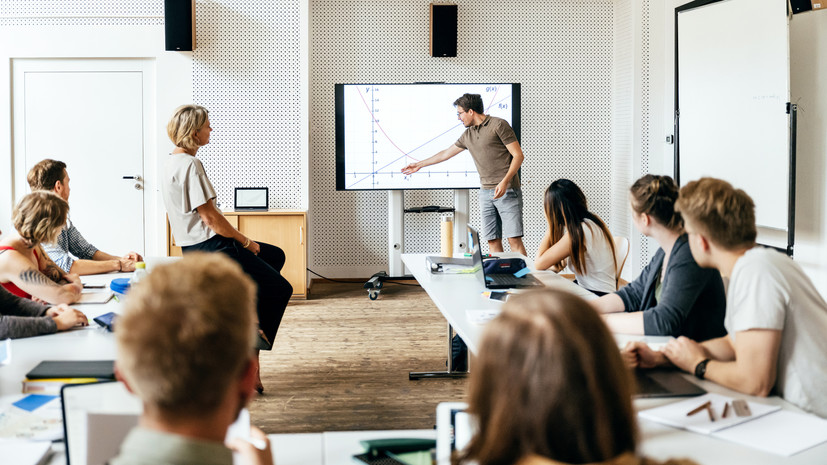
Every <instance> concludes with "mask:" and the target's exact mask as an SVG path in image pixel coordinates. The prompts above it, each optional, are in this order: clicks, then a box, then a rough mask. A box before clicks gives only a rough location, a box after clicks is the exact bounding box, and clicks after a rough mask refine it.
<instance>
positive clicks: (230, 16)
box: [0, 0, 303, 209]
mask: <svg viewBox="0 0 827 465" xmlns="http://www.w3.org/2000/svg"><path fill="white" fill-rule="evenodd" d="M300 5H301V2H300V0H280V1H278V2H271V1H266V0H261V1H252V0H221V1H207V0H203V1H201V0H199V1H198V2H197V3H196V49H195V51H194V52H193V75H192V76H181V79H192V80H193V94H194V100H195V103H197V104H200V105H204V106H205V107H207V109H209V110H210V122H211V125H212V127H213V129H214V132H213V134H212V137H211V141H210V144H209V145H207V146H205V147H203V148H202V149H201V150H199V152H198V156H199V158H201V160H202V161H203V162H204V166H205V168H206V170H207V173H208V174H209V176H210V180H211V181H212V183H213V185H214V186H215V188H216V191H217V192H218V202H219V203H221V205H222V206H232V204H233V195H234V188H235V187H269V188H270V199H269V200H270V206H271V207H272V208H290V209H299V208H301V207H302V189H303V186H302V185H301V183H302V179H303V176H302V175H301V158H300V157H301V152H300V142H301V141H300V139H299V124H300V121H299V119H300V108H301V107H300V105H301V102H300V94H299V79H300V69H299V64H300V59H301V57H300V50H299V45H300V44H299V38H300V36H301V30H300V21H299V18H300ZM0 15H2V16H4V17H5V18H1V19H0V24H4V25H20V26H33V25H40V26H42V25H58V26H67V25H72V26H97V25H113V26H129V25H156V24H163V22H164V18H163V16H164V2H163V0H152V1H142V2H137V1H123V0H122V1H105V2H88V1H80V0H71V1H55V0H51V1H23V0H4V1H3V2H0ZM170 53H174V52H170ZM159 85H163V83H159ZM180 103H182V104H183V103H189V102H180ZM159 136H160V137H166V135H165V134H161V135H159Z"/></svg>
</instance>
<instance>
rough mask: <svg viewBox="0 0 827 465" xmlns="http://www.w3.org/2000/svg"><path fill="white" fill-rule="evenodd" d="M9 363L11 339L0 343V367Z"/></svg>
mask: <svg viewBox="0 0 827 465" xmlns="http://www.w3.org/2000/svg"><path fill="white" fill-rule="evenodd" d="M9 363H11V339H6V340H4V341H0V365H6V364H9Z"/></svg>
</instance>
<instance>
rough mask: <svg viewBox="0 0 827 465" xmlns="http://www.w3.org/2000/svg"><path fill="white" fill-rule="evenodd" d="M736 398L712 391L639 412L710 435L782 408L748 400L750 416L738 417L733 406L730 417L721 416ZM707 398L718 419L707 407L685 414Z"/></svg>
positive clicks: (657, 420)
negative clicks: (725, 407)
mask: <svg viewBox="0 0 827 465" xmlns="http://www.w3.org/2000/svg"><path fill="white" fill-rule="evenodd" d="M733 400H734V398H733V397H728V396H722V395H720V394H715V393H711V392H710V393H708V394H705V395H702V396H699V397H692V398H691V399H687V400H683V401H680V402H675V403H672V404H667V405H664V406H661V407H656V408H653V409H649V410H642V411H640V412H638V416H639V417H641V418H645V419H647V420H652V421H656V422H658V423H663V424H665V425H669V426H674V427H675V428H681V429H687V430H689V431H693V432H696V433H701V434H710V433H712V432H714V431H718V430H722V429H724V428H729V427H731V426H735V425H739V424H741V423H745V422H748V421H752V420H755V419H756V418H758V417H761V416H763V415H766V414H768V413H772V412H775V411H776V410H779V409H781V407H779V406H777V405H766V404H759V403H757V402H748V403H749V408H750V411H752V415H751V416H748V417H739V416H737V415H735V413H734V412H733V411H732V407H730V408H729V414H728V415H727V417H726V418H721V414H723V412H724V404H725V403H726V402H730V403H731V402H732V401H733ZM706 401H711V402H712V410H713V411H714V417H715V421H710V419H709V414H707V412H706V410H702V411H700V412H698V413H696V414H694V415H691V416H687V415H686V414H687V413H688V412H690V411H692V410H693V409H694V408H696V407H698V406H699V405H702V404H703V403H705V402H706Z"/></svg>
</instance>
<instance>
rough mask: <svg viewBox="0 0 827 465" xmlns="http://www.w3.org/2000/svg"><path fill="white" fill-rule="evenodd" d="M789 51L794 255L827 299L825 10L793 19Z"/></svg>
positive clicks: (826, 75)
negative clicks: (794, 146)
mask: <svg viewBox="0 0 827 465" xmlns="http://www.w3.org/2000/svg"><path fill="white" fill-rule="evenodd" d="M790 49H791V54H790V78H791V82H790V90H791V94H792V99H791V100H792V102H793V103H797V104H798V150H797V157H796V162H797V163H796V190H795V197H796V205H795V207H796V208H795V255H794V256H795V261H796V262H798V263H799V264H800V265H801V266H802V267H803V268H804V270H805V271H806V272H807V274H808V275H809V276H810V278H811V279H812V280H813V283H815V285H816V288H818V290H819V292H821V295H822V296H827V11H825V10H819V11H810V12H807V13H800V14H797V15H795V16H793V18H792V21H791V22H790Z"/></svg>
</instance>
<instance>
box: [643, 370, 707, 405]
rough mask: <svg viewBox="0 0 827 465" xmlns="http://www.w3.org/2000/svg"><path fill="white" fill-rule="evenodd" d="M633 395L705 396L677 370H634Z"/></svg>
mask: <svg viewBox="0 0 827 465" xmlns="http://www.w3.org/2000/svg"><path fill="white" fill-rule="evenodd" d="M634 374H635V388H636V389H635V393H634V394H633V395H632V397H637V398H649V397H693V396H700V395H701V394H706V391H705V390H703V389H701V388H700V387H699V386H698V385H697V384H695V383H693V382H691V381H688V380H687V379H686V378H684V377H683V375H682V374H681V372H679V371H677V370H635V372H634Z"/></svg>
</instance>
